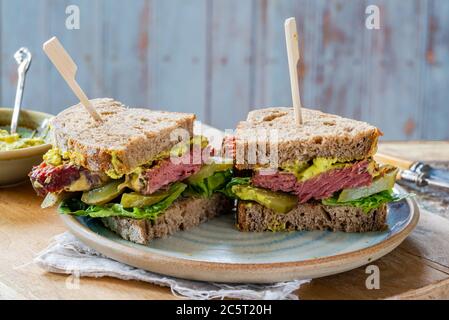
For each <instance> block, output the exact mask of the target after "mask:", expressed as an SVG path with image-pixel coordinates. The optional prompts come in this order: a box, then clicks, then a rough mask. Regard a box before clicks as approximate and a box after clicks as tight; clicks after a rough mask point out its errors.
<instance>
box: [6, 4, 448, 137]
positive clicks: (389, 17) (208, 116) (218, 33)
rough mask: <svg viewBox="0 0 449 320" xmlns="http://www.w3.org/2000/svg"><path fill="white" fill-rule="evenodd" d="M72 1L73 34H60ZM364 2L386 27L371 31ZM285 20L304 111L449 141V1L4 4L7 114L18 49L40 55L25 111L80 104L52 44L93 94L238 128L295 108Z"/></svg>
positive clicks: (400, 133)
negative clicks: (270, 112) (294, 47)
mask: <svg viewBox="0 0 449 320" xmlns="http://www.w3.org/2000/svg"><path fill="white" fill-rule="evenodd" d="M71 4H75V5H77V6H78V7H79V8H80V22H81V25H80V26H81V28H80V29H79V30H67V29H66V28H65V20H66V18H67V14H66V13H65V9H66V7H67V6H68V5H71ZM368 5H377V6H378V7H379V8H380V14H381V17H380V23H381V28H380V30H368V29H367V28H366V27H365V19H366V17H367V15H366V14H365V9H366V7H367V6H368ZM290 16H295V17H296V19H297V22H298V29H299V30H298V31H299V34H300V46H301V64H300V67H299V69H300V75H301V81H300V83H301V84H300V86H301V97H302V101H303V104H304V105H305V106H307V107H312V108H319V109H322V110H324V111H328V112H333V113H337V114H340V115H343V116H350V117H354V118H357V119H362V120H365V121H369V122H371V123H373V124H375V125H377V126H379V127H380V128H381V129H382V131H383V132H384V133H385V136H384V139H387V140H393V139H449V129H448V123H449V106H448V101H449V45H448V43H449V19H447V17H448V16H449V1H447V0H428V1H426V0H410V1H403V0H352V1H344V0H340V1H337V0H329V1H326V0H243V1H242V0H133V1H126V2H124V1H121V0H107V1H106V0H96V1H92V0H90V1H89V0H39V1H37V0H35V1H29V0H14V1H13V0H0V59H1V60H0V105H2V106H10V105H12V104H13V101H14V94H15V86H16V81H17V75H16V65H15V61H14V59H13V57H12V55H13V53H14V52H15V51H16V50H17V49H18V48H19V47H20V46H27V47H28V48H29V49H30V50H31V51H32V53H33V63H32V66H31V68H30V70H29V73H28V77H27V83H26V90H25V96H24V106H26V107H27V108H31V109H37V110H43V111H47V112H50V113H57V112H59V111H61V110H62V109H63V108H65V107H67V106H69V105H72V104H74V103H76V98H75V97H74V96H73V94H72V93H71V92H70V90H69V89H68V87H67V86H66V85H65V83H64V82H63V80H62V78H61V77H60V76H59V74H58V73H57V72H56V70H55V69H54V68H53V67H52V65H51V64H50V62H49V61H48V59H47V58H46V56H44V54H43V52H42V49H41V47H42V43H43V42H44V41H46V40H47V39H48V38H50V37H51V36H53V35H56V36H58V38H59V39H60V40H61V42H62V43H63V45H64V46H65V47H66V48H67V49H68V51H69V52H70V53H71V55H72V56H73V58H74V60H75V61H76V62H77V64H78V67H79V68H78V75H77V79H78V80H79V83H80V85H81V86H82V87H83V88H84V89H85V91H86V93H87V94H88V95H89V96H90V97H103V96H109V97H114V98H116V99H118V100H121V101H122V102H124V103H125V104H127V105H130V106H138V107H148V108H152V109H166V110H173V111H188V112H195V113H196V114H197V116H198V118H199V119H200V120H202V121H205V122H207V123H210V124H212V125H214V126H216V127H219V128H222V129H225V128H232V127H234V126H235V124H236V123H237V122H238V121H239V120H241V119H244V118H245V116H246V113H247V112H248V111H249V110H251V109H254V108H260V107H265V106H286V105H290V104H291V95H290V89H289V75H288V69H287V59H286V52H285V38H284V29H283V22H284V20H285V19H286V18H288V17H290Z"/></svg>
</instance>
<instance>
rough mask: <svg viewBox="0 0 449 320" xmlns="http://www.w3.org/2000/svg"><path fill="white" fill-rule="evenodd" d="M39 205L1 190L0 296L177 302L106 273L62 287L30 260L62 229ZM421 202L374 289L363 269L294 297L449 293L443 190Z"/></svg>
mask: <svg viewBox="0 0 449 320" xmlns="http://www.w3.org/2000/svg"><path fill="white" fill-rule="evenodd" d="M380 149H381V150H382V151H383V152H385V151H386V150H387V149H388V150H394V151H396V155H397V156H402V157H407V156H410V157H411V158H414V159H420V158H422V159H425V160H432V161H444V160H446V161H447V159H448V158H449V157H448V154H449V143H444V142H438V143H432V142H426V143H421V142H411V143H397V142H395V143H388V144H383V145H381V147H380ZM427 150H433V153H432V158H425V156H426V155H427V156H428V152H427ZM435 150H436V151H435ZM420 199H421V196H420V195H419V194H418V201H419V200H420ZM40 202H41V199H40V198H38V197H36V196H35V194H34V192H33V190H32V188H31V186H30V185H29V184H24V185H22V186H18V187H15V188H10V189H0V257H1V259H0V299H8V298H9V299H175V297H174V296H173V295H172V294H171V292H170V290H169V289H168V288H161V287H159V286H156V285H151V284H148V283H142V282H137V281H122V280H117V279H112V278H102V279H90V278H82V279H81V281H80V287H79V289H76V290H73V289H68V287H67V286H66V281H67V279H68V277H67V276H65V275H59V274H51V273H47V272H44V271H43V270H41V269H39V268H38V267H37V266H35V265H34V264H32V263H31V262H32V260H33V257H34V256H35V255H36V254H37V253H38V252H39V251H41V250H42V249H44V248H45V247H46V246H47V245H48V243H49V242H50V240H51V238H52V237H53V236H54V235H56V234H59V233H62V232H64V231H65V230H66V229H65V227H64V226H63V224H62V222H61V220H60V218H59V217H58V216H57V214H56V213H55V211H54V210H53V209H46V210H43V209H41V208H40V207H39V205H40ZM420 204H421V218H420V221H419V223H418V226H417V228H416V229H415V230H414V231H413V232H412V234H411V235H410V237H408V238H407V239H406V240H405V241H404V242H403V243H402V244H401V245H400V246H399V247H398V248H397V249H395V250H394V251H393V252H392V253H390V254H388V255H387V256H385V257H383V258H381V259H380V260H377V261H375V262H374V264H375V265H377V266H378V267H379V270H380V289H378V290H377V289H372V290H368V289H367V288H366V286H365V281H366V279H367V277H368V274H366V273H365V267H361V268H358V269H355V270H352V271H348V272H345V273H342V274H339V275H334V276H329V277H325V278H320V279H315V280H313V281H312V282H311V283H310V284H307V285H304V286H303V287H301V288H300V289H299V290H298V291H297V294H298V295H299V296H300V298H302V299H419V298H440V299H441V298H449V208H448V205H449V195H448V196H447V197H446V196H441V197H440V198H439V199H437V201H433V202H429V201H427V200H424V201H421V203H420ZM69 287H70V286H69Z"/></svg>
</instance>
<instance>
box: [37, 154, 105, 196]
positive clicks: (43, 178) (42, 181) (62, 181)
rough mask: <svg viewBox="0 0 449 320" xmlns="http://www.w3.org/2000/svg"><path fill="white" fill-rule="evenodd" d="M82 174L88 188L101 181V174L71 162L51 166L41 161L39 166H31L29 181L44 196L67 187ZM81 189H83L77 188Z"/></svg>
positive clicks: (99, 183) (97, 184)
mask: <svg viewBox="0 0 449 320" xmlns="http://www.w3.org/2000/svg"><path fill="white" fill-rule="evenodd" d="M82 175H84V176H85V177H86V179H87V181H88V183H89V188H87V189H86V190H89V189H90V188H93V187H96V186H99V185H101V184H102V182H103V178H102V175H100V174H98V173H92V172H90V171H89V170H87V169H84V168H82V167H78V166H75V165H72V164H63V165H60V166H53V165H50V164H48V163H45V162H42V163H41V164H40V165H39V166H35V167H33V169H32V170H31V172H30V174H29V177H30V180H31V183H32V185H33V187H34V189H35V190H36V192H37V194H38V195H40V196H45V195H46V194H47V193H49V192H60V191H63V190H65V189H66V188H68V187H69V186H70V185H71V184H72V183H74V182H75V181H77V180H78V179H80V178H81V176H82ZM79 191H83V190H79Z"/></svg>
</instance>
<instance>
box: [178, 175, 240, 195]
mask: <svg viewBox="0 0 449 320" xmlns="http://www.w3.org/2000/svg"><path fill="white" fill-rule="evenodd" d="M231 178H232V169H229V170H225V171H219V172H215V173H214V174H212V175H211V176H209V177H207V178H205V179H202V180H201V181H195V182H190V181H187V184H188V187H187V189H186V191H185V192H184V195H192V196H195V195H196V196H201V197H207V198H209V197H211V196H212V194H213V193H214V192H216V191H218V190H220V189H222V188H223V187H224V186H226V184H227V183H228V182H229V180H230V179H231Z"/></svg>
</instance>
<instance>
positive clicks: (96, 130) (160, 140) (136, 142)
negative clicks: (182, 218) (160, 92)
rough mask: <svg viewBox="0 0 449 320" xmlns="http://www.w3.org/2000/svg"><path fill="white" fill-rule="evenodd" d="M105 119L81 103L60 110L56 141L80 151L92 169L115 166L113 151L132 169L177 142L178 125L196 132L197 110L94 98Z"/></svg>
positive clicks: (80, 162) (53, 128) (79, 161)
mask: <svg viewBox="0 0 449 320" xmlns="http://www.w3.org/2000/svg"><path fill="white" fill-rule="evenodd" d="M90 101H91V103H92V105H93V106H94V108H95V109H96V110H97V112H98V113H99V114H100V116H101V118H102V119H103V122H96V121H94V120H93V119H92V118H91V117H90V115H89V113H88V112H87V111H86V110H85V109H84V107H83V106H82V105H81V104H77V105H75V106H72V107H70V108H68V109H66V110H64V111H62V112H61V113H60V114H58V115H57V116H56V117H55V118H54V119H53V120H52V123H51V131H50V136H51V137H52V139H53V144H54V145H55V146H56V147H58V148H59V149H61V150H62V151H63V152H64V151H71V152H76V154H77V155H81V157H76V161H75V162H77V164H78V165H81V166H83V167H86V168H87V169H89V170H91V171H103V172H106V171H108V170H110V169H112V164H111V159H112V156H111V154H115V155H116V157H117V158H118V159H119V160H120V161H121V163H122V166H121V170H123V172H122V173H129V172H131V171H132V170H133V169H135V168H136V167H138V166H140V165H142V164H144V163H146V162H148V161H149V160H150V159H151V158H153V157H154V156H156V155H157V154H159V153H161V152H163V151H166V150H168V149H170V148H171V147H173V146H174V145H176V144H177V143H178V141H172V140H171V139H170V134H171V133H172V132H173V131H174V130H175V129H178V128H182V129H185V130H187V132H188V133H189V134H190V137H191V136H192V134H193V122H194V120H195V115H194V114H187V113H178V112H166V111H154V110H148V109H138V108H128V107H126V106H125V105H123V104H122V103H121V102H118V101H114V100H113V99H109V98H102V99H94V100H90Z"/></svg>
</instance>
